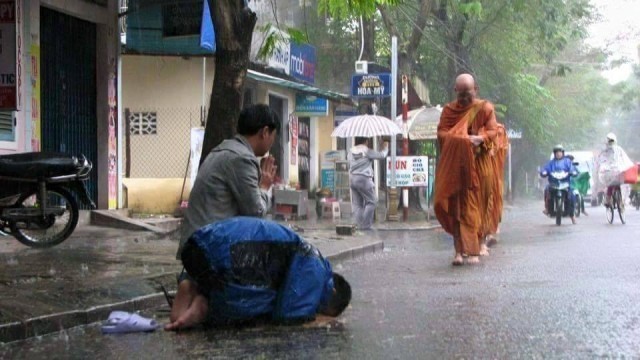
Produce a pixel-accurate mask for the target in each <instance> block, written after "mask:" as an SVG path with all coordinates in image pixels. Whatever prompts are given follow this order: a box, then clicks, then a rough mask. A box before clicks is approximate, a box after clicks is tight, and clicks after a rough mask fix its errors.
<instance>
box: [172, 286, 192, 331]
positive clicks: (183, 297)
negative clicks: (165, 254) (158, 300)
mask: <svg viewBox="0 0 640 360" xmlns="http://www.w3.org/2000/svg"><path fill="white" fill-rule="evenodd" d="M196 295H198V286H197V285H196V283H195V282H193V281H191V280H188V279H187V280H183V281H181V282H180V284H178V291H176V297H175V299H174V300H173V306H171V315H170V316H169V320H170V321H171V322H174V321H176V320H178V318H179V317H180V316H181V315H182V314H183V313H184V312H186V311H187V309H188V308H189V306H190V305H191V303H192V302H193V299H195V297H196Z"/></svg>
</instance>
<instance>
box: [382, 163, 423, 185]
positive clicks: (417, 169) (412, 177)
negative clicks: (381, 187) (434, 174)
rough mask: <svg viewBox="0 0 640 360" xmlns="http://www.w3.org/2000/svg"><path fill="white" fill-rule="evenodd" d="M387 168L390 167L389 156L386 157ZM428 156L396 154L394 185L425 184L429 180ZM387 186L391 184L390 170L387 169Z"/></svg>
mask: <svg viewBox="0 0 640 360" xmlns="http://www.w3.org/2000/svg"><path fill="white" fill-rule="evenodd" d="M387 169H391V158H390V157H388V158H387ZM428 175H429V157H427V156H397V157H396V186H398V187H412V186H427V185H428V181H429V176H428ZM387 186H391V171H387Z"/></svg>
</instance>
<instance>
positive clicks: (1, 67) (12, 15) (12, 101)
mask: <svg viewBox="0 0 640 360" xmlns="http://www.w3.org/2000/svg"><path fill="white" fill-rule="evenodd" d="M21 13H22V9H21V1H16V0H0V110H5V111H11V110H20V108H21V99H20V91H19V89H20V83H21V80H20V70H21V69H20V67H21V66H20V65H21V64H20V61H21V57H22V38H21V31H22V29H21V26H22V23H21V20H20V19H21V15H22V14H21Z"/></svg>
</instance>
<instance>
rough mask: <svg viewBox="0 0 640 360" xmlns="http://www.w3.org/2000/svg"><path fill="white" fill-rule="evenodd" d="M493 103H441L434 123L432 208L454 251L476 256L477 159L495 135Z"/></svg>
mask: <svg viewBox="0 0 640 360" xmlns="http://www.w3.org/2000/svg"><path fill="white" fill-rule="evenodd" d="M496 128H497V122H496V118H495V113H494V110H493V105H492V104H491V103H490V102H488V101H482V100H474V101H473V103H472V104H470V105H468V106H466V107H462V106H460V105H458V103H457V102H452V103H449V104H447V105H446V106H445V108H444V109H443V111H442V114H441V115H440V123H439V124H438V143H439V146H440V160H439V162H438V166H437V168H436V178H435V194H434V211H435V213H436V218H437V219H438V221H439V222H440V224H441V225H442V227H443V229H444V230H445V231H446V232H448V233H449V234H451V235H452V236H453V238H454V245H455V248H456V253H460V254H462V253H464V254H467V255H470V256H477V255H479V252H480V238H479V234H480V226H481V224H482V213H481V211H480V206H482V205H483V204H482V203H481V197H480V186H481V184H480V177H481V175H484V174H485V172H486V171H485V169H483V172H480V173H479V172H478V169H477V159H479V158H481V157H483V156H486V153H487V148H488V146H489V145H490V143H491V141H492V140H493V138H494V137H495V135H496ZM469 135H480V136H482V137H483V138H484V142H483V144H481V145H480V146H479V147H474V146H473V145H472V143H471V141H470V140H469Z"/></svg>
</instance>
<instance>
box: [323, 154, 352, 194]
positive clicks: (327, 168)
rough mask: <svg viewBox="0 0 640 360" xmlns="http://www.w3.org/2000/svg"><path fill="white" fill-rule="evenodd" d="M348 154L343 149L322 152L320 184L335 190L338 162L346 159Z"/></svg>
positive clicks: (332, 190)
mask: <svg viewBox="0 0 640 360" xmlns="http://www.w3.org/2000/svg"><path fill="white" fill-rule="evenodd" d="M345 159H346V154H345V152H344V151H343V150H330V151H325V152H324V153H322V159H321V163H320V168H321V170H320V176H321V179H320V180H321V181H320V186H321V187H322V188H326V189H329V190H331V192H334V191H335V188H336V162H338V161H344V160H345Z"/></svg>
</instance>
